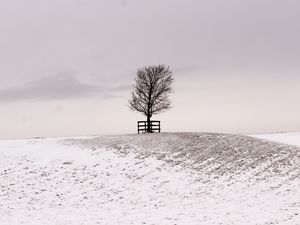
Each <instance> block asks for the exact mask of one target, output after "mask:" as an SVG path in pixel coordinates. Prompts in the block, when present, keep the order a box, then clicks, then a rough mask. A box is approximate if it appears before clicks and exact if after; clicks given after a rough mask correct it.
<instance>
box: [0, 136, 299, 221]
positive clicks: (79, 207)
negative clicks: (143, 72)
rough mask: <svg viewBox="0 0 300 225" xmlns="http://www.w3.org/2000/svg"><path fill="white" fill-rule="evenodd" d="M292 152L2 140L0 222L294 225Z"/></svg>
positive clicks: (160, 142) (185, 141) (175, 142)
mask: <svg viewBox="0 0 300 225" xmlns="http://www.w3.org/2000/svg"><path fill="white" fill-rule="evenodd" d="M299 153H300V151H299V149H298V148H297V147H295V146H287V145H281V144H277V143H272V142H268V141H265V140H259V139H255V138H251V137H246V136H237V135H223V134H153V135H143V134H142V135H124V136H106V137H98V138H82V139H80V138H78V137H77V138H74V139H73V138H66V139H61V138H60V139H33V140H13V141H9V140H8V141H0V181H1V183H0V224H1V225H17V224H18V225H19V224H26V225H35V224H36V225H41V224H43V225H55V224H57V225H68V224H72V225H79V224H89V225H93V224H125V225H126V224H166V225H168V224H172V225H174V224H246V225H247V224H291V225H295V224H297V223H298V224H299V209H300V203H299V202H300V199H299V198H300V192H299V185H300V182H299Z"/></svg>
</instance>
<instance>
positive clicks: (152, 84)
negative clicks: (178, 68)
mask: <svg viewBox="0 0 300 225" xmlns="http://www.w3.org/2000/svg"><path fill="white" fill-rule="evenodd" d="M173 81H174V78H173V73H172V71H171V70H170V68H169V67H168V66H166V65H158V66H146V67H143V68H141V69H139V70H138V71H137V74H136V78H135V82H136V84H135V87H134V90H133V91H132V94H131V99H130V100H129V108H130V109H131V110H133V111H137V112H140V113H142V114H143V115H145V116H146V117H147V124H148V127H147V132H151V130H150V120H151V117H152V116H153V115H155V114H158V113H161V112H165V111H166V110H168V109H170V108H171V101H170V99H169V95H170V93H171V92H172V83H173Z"/></svg>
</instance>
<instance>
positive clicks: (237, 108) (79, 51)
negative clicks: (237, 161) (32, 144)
mask: <svg viewBox="0 0 300 225" xmlns="http://www.w3.org/2000/svg"><path fill="white" fill-rule="evenodd" d="M0 34H1V35H0V49H1V51H0V76H1V83H0V115H1V116H0V124H1V126H0V138H21V137H32V136H65V135H89V134H117V133H134V132H135V131H136V120H139V119H143V117H142V116H141V115H139V114H137V113H134V112H131V111H129V110H128V108H127V107H126V105H127V99H128V98H129V96H130V90H131V87H132V85H133V79H134V76H135V72H136V70H137V69H138V68H139V67H142V66H145V65H153V64H167V65H170V67H171V69H172V70H173V72H174V75H175V79H176V83H175V85H174V87H175V93H174V94H173V95H172V100H173V106H174V108H173V109H172V110H171V111H169V112H167V113H164V114H161V115H158V116H156V118H155V119H160V120H162V122H163V127H162V128H163V130H164V131H199V132H206V131H208V132H243V133H247V132H250V133H254V132H278V131H300V117H299V115H300V103H299V98H300V89H299V86H300V63H299V62H300V44H299V40H300V1H299V0H26V1H24V0H3V1H0Z"/></svg>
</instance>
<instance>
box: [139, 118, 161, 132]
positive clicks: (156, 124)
mask: <svg viewBox="0 0 300 225" xmlns="http://www.w3.org/2000/svg"><path fill="white" fill-rule="evenodd" d="M137 123H138V124H137V128H138V133H141V132H142V133H147V132H148V122H147V121H138V122H137ZM160 131H161V129H160V121H157V120H151V121H150V133H155V132H158V133H160Z"/></svg>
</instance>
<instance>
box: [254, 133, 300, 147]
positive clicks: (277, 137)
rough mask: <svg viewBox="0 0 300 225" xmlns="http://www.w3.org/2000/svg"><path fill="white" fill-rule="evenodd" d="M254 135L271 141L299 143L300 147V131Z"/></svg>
mask: <svg viewBox="0 0 300 225" xmlns="http://www.w3.org/2000/svg"><path fill="white" fill-rule="evenodd" d="M251 136H252V137H257V138H262V139H267V140H270V141H275V142H280V143H285V144H290V145H297V146H299V147H300V132H297V133H277V134H255V135H251Z"/></svg>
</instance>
